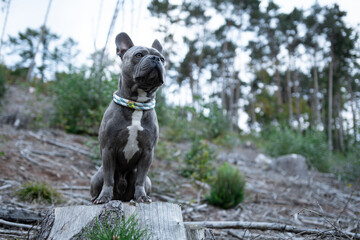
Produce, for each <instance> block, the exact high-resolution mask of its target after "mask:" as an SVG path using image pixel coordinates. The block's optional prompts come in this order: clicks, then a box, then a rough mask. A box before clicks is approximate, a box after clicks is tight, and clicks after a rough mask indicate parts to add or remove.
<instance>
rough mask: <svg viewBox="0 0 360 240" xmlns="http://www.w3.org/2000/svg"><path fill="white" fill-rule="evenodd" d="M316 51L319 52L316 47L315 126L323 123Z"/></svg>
mask: <svg viewBox="0 0 360 240" xmlns="http://www.w3.org/2000/svg"><path fill="white" fill-rule="evenodd" d="M316 53H317V50H316V49H315V51H314V96H313V99H314V105H313V108H314V115H315V117H314V119H315V121H314V123H315V126H316V127H318V126H319V125H320V123H321V120H320V108H319V96H318V95H319V81H318V70H317V59H316Z"/></svg>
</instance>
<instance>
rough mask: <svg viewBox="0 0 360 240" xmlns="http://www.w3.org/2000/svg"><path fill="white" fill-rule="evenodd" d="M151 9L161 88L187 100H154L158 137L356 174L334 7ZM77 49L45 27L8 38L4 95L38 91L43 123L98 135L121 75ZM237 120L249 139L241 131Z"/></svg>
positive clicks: (156, 5)
mask: <svg viewBox="0 0 360 240" xmlns="http://www.w3.org/2000/svg"><path fill="white" fill-rule="evenodd" d="M148 9H149V11H150V13H151V14H152V15H153V16H154V17H156V18H157V19H158V21H159V27H158V29H157V30H158V31H160V32H161V33H162V34H163V36H164V39H162V41H161V42H162V43H164V44H163V46H164V49H165V56H166V60H167V63H166V64H167V65H166V68H167V74H168V77H167V82H166V85H167V87H168V86H171V88H172V89H176V90H177V91H179V92H180V91H182V92H184V91H183V90H184V89H188V90H189V93H190V94H189V95H190V98H191V100H186V98H187V97H188V96H184V95H181V96H179V95H178V96H179V97H178V98H177V99H176V101H174V99H172V100H173V101H172V102H178V103H181V104H179V105H180V106H179V105H177V106H174V105H169V103H167V102H166V99H171V98H172V97H173V96H174V94H173V93H172V92H170V91H160V92H159V94H158V96H157V107H156V111H157V114H158V119H159V122H160V126H161V127H162V132H163V133H164V134H163V135H164V136H166V140H169V142H175V141H185V140H186V141H193V143H194V144H195V143H199V142H202V140H204V139H205V140H207V141H211V142H213V143H215V144H218V145H221V146H223V147H227V148H232V147H234V146H235V145H236V144H239V142H242V141H246V140H248V139H250V140H252V141H253V142H255V144H256V145H257V147H260V148H263V149H265V151H266V152H267V153H268V154H270V155H272V156H278V155H283V154H288V153H298V154H302V155H304V156H305V157H306V158H307V159H308V163H309V165H310V166H313V167H315V168H317V169H318V170H320V171H325V172H329V171H331V172H336V173H339V174H341V175H342V176H345V177H347V178H348V179H351V180H354V179H355V178H357V177H358V175H359V173H360V171H359V169H360V160H359V159H360V151H359V150H358V149H359V144H360V131H359V125H360V124H359V118H360V117H359V116H360V114H359V113H360V78H359V73H360V71H359V69H360V68H359V59H358V52H359V51H358V47H359V39H358V32H357V31H356V30H355V29H353V28H352V27H350V26H348V25H347V24H346V22H345V20H344V18H345V16H346V13H345V12H343V11H341V10H340V8H339V6H338V5H333V6H319V5H313V6H312V7H311V8H309V9H306V10H302V9H296V8H294V9H293V10H292V11H291V12H289V13H283V12H281V11H280V7H279V6H278V5H276V3H275V2H273V1H269V2H268V4H267V5H266V6H262V7H260V1H257V0H244V1H238V0H234V1H219V0H204V1H188V0H184V1H183V2H181V3H179V2H177V4H173V3H172V2H170V1H168V0H153V1H151V2H150V4H149V6H148ZM77 45H78V43H76V42H75V41H74V40H73V39H71V38H69V39H65V40H63V39H62V38H61V37H60V36H59V35H57V34H56V33H53V32H51V30H50V29H49V28H47V27H41V28H39V29H30V28H28V29H26V30H25V31H24V32H19V33H18V34H17V35H16V36H9V38H8V40H7V41H6V42H5V47H6V50H7V55H6V56H5V57H12V58H14V59H15V61H14V65H12V66H4V65H0V97H1V95H3V94H4V91H5V89H4V87H3V86H4V85H5V83H21V84H24V83H25V85H26V84H27V85H30V86H35V87H36V88H37V90H38V91H41V92H42V93H43V94H47V95H48V96H50V97H51V100H52V101H53V109H52V111H51V112H45V113H43V114H44V115H45V114H46V115H51V122H50V123H41V124H40V125H42V126H43V125H44V124H45V125H46V126H49V125H50V126H52V127H59V128H63V129H65V130H67V131H68V132H72V133H86V134H91V135H96V134H97V130H98V127H99V125H100V121H101V117H102V114H103V112H104V110H105V109H106V107H107V105H108V103H109V101H111V94H112V93H113V91H114V90H115V89H116V87H117V79H118V74H119V72H118V71H117V70H114V69H116V68H114V65H115V61H113V60H111V59H109V57H108V55H107V54H106V51H104V49H101V50H99V51H95V52H94V53H93V54H91V56H90V58H89V59H90V60H91V63H92V64H91V66H81V67H79V65H80V64H79V63H77V62H76V56H77V55H78V53H79V50H78V48H77ZM35 56H37V57H36V64H35V65H34V66H33V67H34V71H33V74H29V72H31V71H29V69H31V68H32V64H33V63H34V62H33V61H32V59H34V58H35ZM244 63H245V64H244ZM175 86H176V87H175ZM168 89H169V88H166V90H168ZM184 102H185V103H186V104H185V106H184V105H183V103H184ZM240 114H247V115H248V122H247V126H248V129H250V130H251V131H250V135H247V136H246V135H245V134H242V135H240V134H238V133H239V132H240V131H241V130H240V128H239V124H238V123H239V118H240V117H242V116H240ZM41 119H44V118H43V116H39V117H38V119H36V120H38V122H41ZM195 145H196V144H195ZM196 146H197V145H196ZM199 146H200V150H201V151H200V150H199V151H200V152H202V150H203V149H202V145H199ZM166 149H167V147H166ZM166 149H165V150H166ZM166 151H167V150H166ZM207 152H208V151H205V154H204V156H205V155H206V156H208V155H209V154H208V153H207ZM209 156H210V155H209ZM207 158H208V157H207ZM199 159H200V161H199V162H200V163H203V162H204V159H203V158H199Z"/></svg>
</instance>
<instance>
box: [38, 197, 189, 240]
mask: <svg viewBox="0 0 360 240" xmlns="http://www.w3.org/2000/svg"><path fill="white" fill-rule="evenodd" d="M106 213H111V214H115V215H116V217H117V218H120V217H122V216H125V219H127V218H129V217H130V216H131V215H132V214H134V213H135V214H136V215H135V216H136V218H137V219H138V220H139V223H141V225H142V226H144V227H145V228H146V229H148V230H149V231H150V233H151V234H152V235H151V238H150V239H154V240H155V239H159V240H169V239H177V240H187V238H186V233H185V227H184V223H183V218H182V214H181V209H180V206H179V205H177V204H172V203H163V202H154V203H151V204H145V203H136V204H135V205H134V204H129V203H121V202H120V201H110V202H109V203H107V204H103V205H89V206H69V207H59V208H55V209H53V210H51V211H49V212H48V214H47V215H46V217H45V219H44V221H43V223H42V224H41V230H40V231H39V233H38V235H37V237H36V239H39V240H41V239H64V240H66V239H85V238H84V237H83V234H84V228H85V227H89V226H93V225H94V222H95V221H102V220H101V219H102V216H104V215H105V214H106ZM112 216H113V215H112ZM109 224H112V222H110V223H109Z"/></svg>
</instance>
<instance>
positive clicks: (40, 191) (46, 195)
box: [15, 182, 62, 204]
mask: <svg viewBox="0 0 360 240" xmlns="http://www.w3.org/2000/svg"><path fill="white" fill-rule="evenodd" d="M15 195H16V196H17V197H18V198H19V199H20V200H21V201H24V202H34V201H36V202H40V203H49V204H53V203H61V202H62V196H61V194H60V193H58V192H57V191H56V190H55V189H53V188H52V187H51V186H50V185H48V184H46V183H37V182H29V183H25V184H24V185H22V186H21V187H20V188H19V189H18V190H17V191H16V192H15Z"/></svg>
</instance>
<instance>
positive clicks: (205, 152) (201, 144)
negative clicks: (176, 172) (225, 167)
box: [180, 140, 216, 182]
mask: <svg viewBox="0 0 360 240" xmlns="http://www.w3.org/2000/svg"><path fill="white" fill-rule="evenodd" d="M215 159H216V154H215V151H214V150H213V149H211V148H210V146H209V144H208V143H207V141H205V140H195V141H193V143H192V145H191V149H190V151H189V152H188V153H186V155H185V167H184V168H183V169H182V170H181V171H180V174H181V175H182V176H184V177H191V178H193V179H195V180H199V181H202V182H211V180H212V176H213V169H214V164H213V162H214V161H215Z"/></svg>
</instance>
